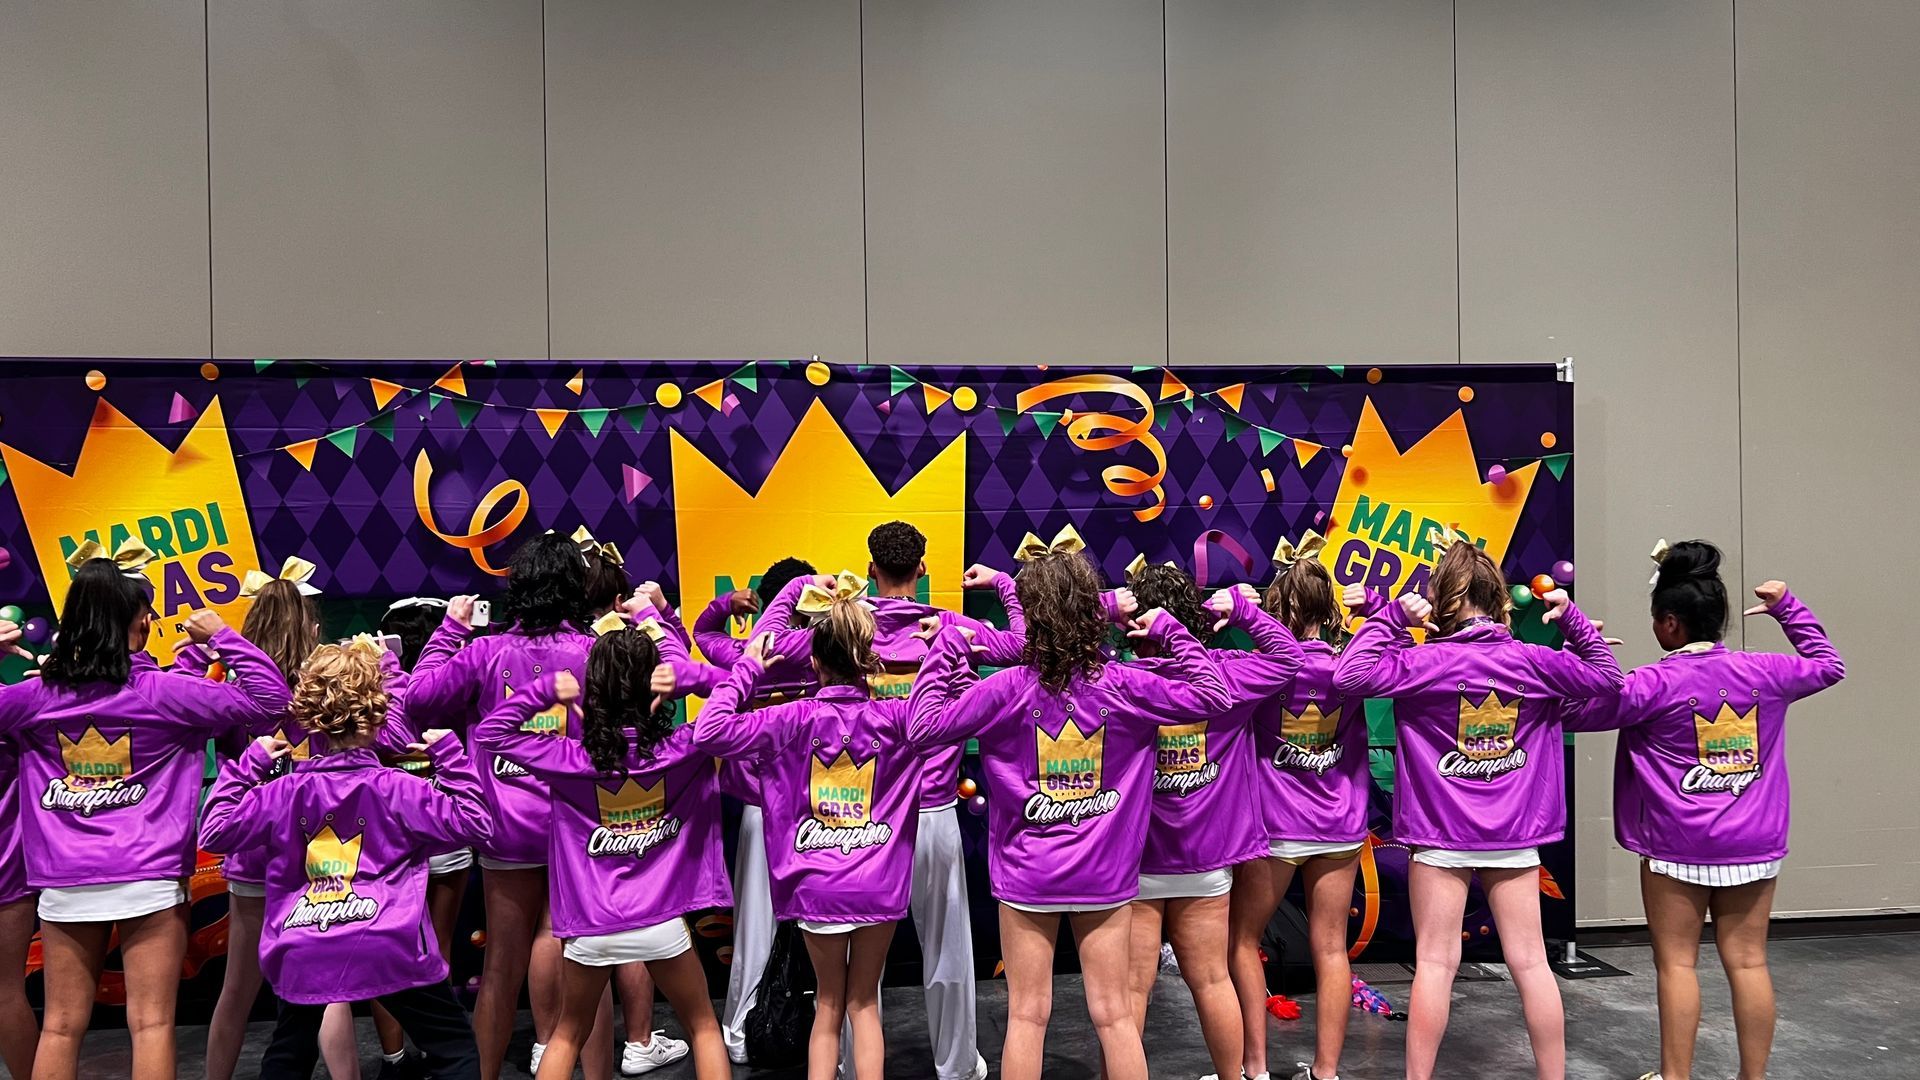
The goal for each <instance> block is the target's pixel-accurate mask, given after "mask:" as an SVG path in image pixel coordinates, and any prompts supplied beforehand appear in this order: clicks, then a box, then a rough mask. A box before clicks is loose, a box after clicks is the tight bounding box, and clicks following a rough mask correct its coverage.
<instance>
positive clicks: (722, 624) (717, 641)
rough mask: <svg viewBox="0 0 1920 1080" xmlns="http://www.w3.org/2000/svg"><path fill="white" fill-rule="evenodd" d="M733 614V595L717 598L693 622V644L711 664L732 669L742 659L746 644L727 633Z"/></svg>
mask: <svg viewBox="0 0 1920 1080" xmlns="http://www.w3.org/2000/svg"><path fill="white" fill-rule="evenodd" d="M732 614H733V599H732V595H731V594H728V595H726V596H716V597H714V598H713V602H712V603H711V604H708V605H707V606H706V607H705V608H703V609H702V610H701V612H700V615H699V616H698V617H697V618H695V619H694V620H693V644H694V646H695V647H697V648H698V649H699V650H700V655H701V656H704V657H706V658H707V662H708V663H710V664H715V665H718V666H719V667H722V668H730V667H732V666H733V665H734V664H735V663H737V662H738V661H739V659H740V651H741V650H742V649H744V648H745V647H746V643H745V642H743V641H741V640H740V639H739V638H736V637H734V636H733V635H731V634H729V633H727V619H728V618H729V617H731V615H732Z"/></svg>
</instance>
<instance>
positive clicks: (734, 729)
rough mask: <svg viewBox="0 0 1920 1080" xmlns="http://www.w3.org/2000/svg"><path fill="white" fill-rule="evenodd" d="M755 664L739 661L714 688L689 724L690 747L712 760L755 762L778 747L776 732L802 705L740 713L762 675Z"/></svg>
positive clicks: (757, 664)
mask: <svg viewBox="0 0 1920 1080" xmlns="http://www.w3.org/2000/svg"><path fill="white" fill-rule="evenodd" d="M764 670H765V669H763V668H761V666H760V664H759V663H758V662H757V661H754V660H751V659H748V658H746V657H742V658H741V659H740V662H739V663H738V664H735V665H734V666H733V671H732V672H731V673H729V674H728V676H727V678H726V679H725V680H724V681H723V682H721V683H720V685H719V686H716V687H714V690H713V694H712V696H711V697H709V698H707V704H706V707H705V708H703V709H701V710H700V716H699V718H698V719H696V720H695V721H694V724H693V745H694V746H696V747H698V748H699V749H700V750H701V751H702V752H703V753H707V754H711V755H713V756H714V757H727V758H757V757H761V756H763V755H765V754H767V753H769V752H771V751H772V750H773V749H774V748H775V747H776V746H778V745H779V743H780V731H781V730H782V729H783V728H784V726H785V725H786V724H787V723H788V722H790V721H791V720H792V718H793V717H794V716H795V715H797V714H796V712H795V710H799V709H805V708H807V707H808V703H807V702H804V701H794V702H788V703H786V704H784V705H768V706H766V707H764V708H760V709H752V710H744V709H742V708H741V705H742V703H743V702H747V701H751V700H752V699H753V688H754V686H755V684H757V683H758V682H759V681H760V676H761V675H762V674H763V673H764Z"/></svg>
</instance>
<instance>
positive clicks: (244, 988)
mask: <svg viewBox="0 0 1920 1080" xmlns="http://www.w3.org/2000/svg"><path fill="white" fill-rule="evenodd" d="M266 910H267V901H266V899H265V898H264V897H259V896H241V895H239V894H237V893H231V892H230V893H228V894H227V971H226V974H225V975H224V976H222V978H221V981H220V1000H219V1002H218V1003H216V1004H215V1005H214V1007H213V1017H212V1019H210V1020H208V1021H207V1080H233V1071H234V1067H235V1066H236V1065H238V1064H239V1062H240V1046H241V1044H242V1043H244V1042H245V1041H246V1038H247V1018H248V1016H250V1015H251V1014H252V1012H253V1003H254V999H256V998H258V997H259V996H260V984H261V982H262V981H263V980H262V979H261V977H260V923H261V921H262V920H263V919H264V918H265V917H266ZM15 1075H16V1076H17V1075H19V1072H18V1070H15Z"/></svg>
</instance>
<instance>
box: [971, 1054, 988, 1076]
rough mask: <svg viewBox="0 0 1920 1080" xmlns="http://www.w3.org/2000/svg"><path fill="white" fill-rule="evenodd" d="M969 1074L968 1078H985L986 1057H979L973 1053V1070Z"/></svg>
mask: <svg viewBox="0 0 1920 1080" xmlns="http://www.w3.org/2000/svg"><path fill="white" fill-rule="evenodd" d="M969 1076H970V1080H987V1059H986V1058H983V1057H981V1056H980V1055H979V1054H978V1053H976V1054H974V1055H973V1072H972V1073H971V1074H969Z"/></svg>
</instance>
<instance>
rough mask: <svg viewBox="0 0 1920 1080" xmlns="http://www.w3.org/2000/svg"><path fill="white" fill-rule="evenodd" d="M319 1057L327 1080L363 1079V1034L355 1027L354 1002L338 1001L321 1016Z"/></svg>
mask: <svg viewBox="0 0 1920 1080" xmlns="http://www.w3.org/2000/svg"><path fill="white" fill-rule="evenodd" d="M320 1060H321V1061H324V1062H326V1063H327V1078H328V1080H360V1035H359V1033H358V1032H356V1031H354V1029H353V1003H352V1002H348V1001H336V1002H334V1003H333V1004H331V1005H329V1006H327V1009H326V1012H324V1013H322V1014H321V1017H320Z"/></svg>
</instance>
